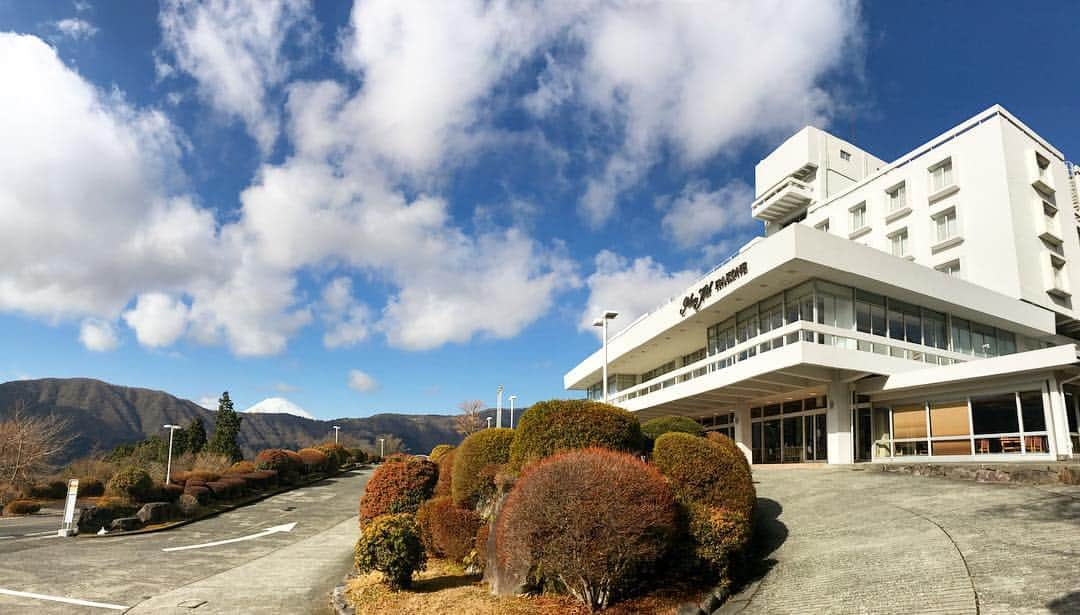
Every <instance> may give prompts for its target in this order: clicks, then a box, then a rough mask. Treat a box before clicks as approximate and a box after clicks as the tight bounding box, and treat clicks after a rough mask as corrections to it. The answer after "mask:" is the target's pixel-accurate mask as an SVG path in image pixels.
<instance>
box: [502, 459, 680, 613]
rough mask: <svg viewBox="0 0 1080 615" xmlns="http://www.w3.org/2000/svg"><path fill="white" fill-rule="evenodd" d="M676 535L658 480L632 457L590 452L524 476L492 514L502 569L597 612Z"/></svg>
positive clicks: (664, 487)
mask: <svg viewBox="0 0 1080 615" xmlns="http://www.w3.org/2000/svg"><path fill="white" fill-rule="evenodd" d="M675 532H676V507H675V497H674V494H673V493H672V491H671V487H670V486H669V485H668V482H667V481H666V480H665V479H664V477H663V475H661V474H660V473H659V472H658V471H656V469H655V468H653V467H651V466H649V465H648V464H646V463H644V462H642V461H641V460H640V459H637V458H636V457H634V456H633V455H629V454H626V453H619V452H615V451H611V450H607V449H601V448H590V449H584V450H575V451H569V452H566V453H561V454H558V455H555V456H552V457H549V458H547V459H545V460H543V461H540V462H539V463H536V464H534V465H532V466H529V467H528V468H526V469H525V471H524V473H523V474H522V476H521V477H520V478H519V479H518V481H517V483H516V484H515V485H514V489H513V490H512V491H511V492H510V495H509V496H508V497H507V499H506V502H505V504H504V506H503V510H502V513H501V514H500V515H499V518H498V521H497V527H496V551H497V557H498V560H499V564H500V566H501V567H503V568H505V569H507V570H510V571H515V572H516V574H521V575H523V576H526V577H527V578H531V580H533V581H534V582H537V583H538V584H543V585H545V586H549V587H550V586H554V587H559V588H561V589H562V590H564V591H566V592H567V593H568V594H570V595H572V596H574V597H575V598H577V599H578V600H580V601H581V602H583V603H584V604H586V605H587V606H589V607H590V608H603V607H606V606H607V605H608V604H609V603H610V602H611V601H612V600H614V599H615V597H617V596H619V595H621V594H624V593H626V592H628V591H629V590H630V589H631V587H632V581H633V580H634V579H635V578H636V576H637V575H639V574H641V573H643V572H647V571H648V568H649V567H650V566H651V565H653V564H654V563H655V562H656V561H657V560H659V559H660V558H661V557H662V556H663V555H664V553H665V551H666V550H667V549H668V546H669V544H670V542H671V539H672V537H673V536H674V535H675Z"/></svg>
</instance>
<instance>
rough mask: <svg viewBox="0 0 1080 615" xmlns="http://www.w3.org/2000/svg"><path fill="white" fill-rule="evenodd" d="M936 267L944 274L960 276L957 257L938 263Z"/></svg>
mask: <svg viewBox="0 0 1080 615" xmlns="http://www.w3.org/2000/svg"><path fill="white" fill-rule="evenodd" d="M936 269H937V270H938V271H940V272H941V273H944V274H945V275H948V276H953V277H960V260H959V259H957V260H954V261H949V262H947V263H944V264H941V265H938V266H937V267H936Z"/></svg>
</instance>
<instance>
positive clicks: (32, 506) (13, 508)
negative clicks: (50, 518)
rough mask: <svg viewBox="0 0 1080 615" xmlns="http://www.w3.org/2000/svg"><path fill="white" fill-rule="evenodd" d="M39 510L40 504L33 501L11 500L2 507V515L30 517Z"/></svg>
mask: <svg viewBox="0 0 1080 615" xmlns="http://www.w3.org/2000/svg"><path fill="white" fill-rule="evenodd" d="M39 510H41V504H38V503H37V502H35V501H33V500H12V501H10V502H8V503H7V505H6V506H4V515H5V516H12V515H32V514H34V513H36V512H37V511H39Z"/></svg>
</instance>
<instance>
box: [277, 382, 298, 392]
mask: <svg viewBox="0 0 1080 615" xmlns="http://www.w3.org/2000/svg"><path fill="white" fill-rule="evenodd" d="M274 390H275V391H277V392H278V393H295V392H296V391H299V390H300V387H297V386H293V385H291V384H289V383H288V382H275V383H274Z"/></svg>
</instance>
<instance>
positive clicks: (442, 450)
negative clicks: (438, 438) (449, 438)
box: [428, 444, 454, 463]
mask: <svg viewBox="0 0 1080 615" xmlns="http://www.w3.org/2000/svg"><path fill="white" fill-rule="evenodd" d="M452 450H454V447H453V446H451V445H449V444H439V445H437V446H436V447H435V448H433V449H431V454H430V455H428V458H429V459H431V460H432V461H434V462H435V463H439V460H440V459H442V458H443V455H445V454H447V453H449V452H450V451H452Z"/></svg>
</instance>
